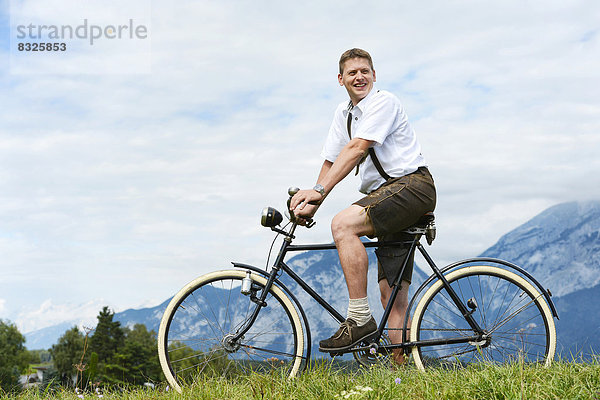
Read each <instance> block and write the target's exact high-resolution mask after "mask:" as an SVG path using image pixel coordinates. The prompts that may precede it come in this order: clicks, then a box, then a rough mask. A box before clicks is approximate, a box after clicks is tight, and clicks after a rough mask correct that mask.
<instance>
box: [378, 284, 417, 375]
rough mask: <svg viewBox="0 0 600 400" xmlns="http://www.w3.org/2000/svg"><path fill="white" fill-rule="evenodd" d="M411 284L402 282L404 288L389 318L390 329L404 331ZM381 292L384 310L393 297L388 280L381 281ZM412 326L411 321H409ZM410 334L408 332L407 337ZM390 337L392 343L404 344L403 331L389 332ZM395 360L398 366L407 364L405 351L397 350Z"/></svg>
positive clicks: (394, 353) (399, 293) (397, 297)
mask: <svg viewBox="0 0 600 400" xmlns="http://www.w3.org/2000/svg"><path fill="white" fill-rule="evenodd" d="M409 286H410V283H409V282H407V281H402V287H401V289H400V291H399V292H398V295H397V296H396V300H395V301H394V304H393V305H392V311H391V313H390V316H389V317H388V328H395V329H402V327H403V326H404V318H405V316H406V309H407V307H408V287H409ZM379 290H380V291H381V304H382V305H383V308H385V307H387V304H388V301H389V298H390V296H391V295H392V288H391V287H390V285H389V284H388V282H387V280H386V279H382V280H380V281H379ZM408 323H409V325H408V326H410V320H409V321H408ZM408 334H409V332H408V331H407V335H408ZM388 336H389V337H390V340H391V341H392V343H401V342H402V331H401V330H388ZM393 359H394V361H395V362H396V364H405V363H406V358H405V356H404V350H402V349H395V350H394V351H393Z"/></svg>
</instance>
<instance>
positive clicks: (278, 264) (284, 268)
mask: <svg viewBox="0 0 600 400" xmlns="http://www.w3.org/2000/svg"><path fill="white" fill-rule="evenodd" d="M296 227H297V223H296V222H294V223H293V224H292V227H291V228H290V230H289V231H288V232H286V231H284V230H281V229H278V228H271V229H272V230H273V231H275V232H278V233H280V234H283V235H284V236H285V237H284V239H283V243H282V245H281V248H280V250H279V253H278V255H277V258H276V259H275V262H274V264H273V267H272V269H271V271H270V272H264V271H262V270H260V271H261V272H264V276H265V277H268V279H267V283H266V285H265V287H264V288H263V290H262V294H261V296H260V298H257V299H255V300H254V302H255V303H256V307H255V309H254V311H253V313H252V315H251V316H250V318H249V319H248V321H247V322H246V324H245V325H244V326H243V327H242V328H241V329H240V331H239V332H238V333H237V334H236V335H235V337H234V341H236V340H238V339H240V338H241V337H242V336H243V335H244V334H245V333H246V332H247V331H248V330H249V329H250V327H251V326H252V324H253V323H254V321H255V320H256V318H257V316H258V313H259V312H260V309H261V308H262V307H264V306H265V305H266V302H265V300H266V297H267V295H268V292H269V289H270V288H271V286H272V285H273V284H274V283H275V281H276V280H277V277H278V276H279V275H280V273H281V272H284V273H286V274H287V275H288V276H289V277H290V278H291V279H292V280H294V281H295V282H296V283H297V284H298V285H299V286H300V287H301V288H302V289H303V290H304V291H305V292H306V293H308V294H309V295H310V296H311V297H312V298H313V299H314V300H315V301H316V302H317V303H319V305H321V307H323V308H324V309H325V310H327V312H329V313H330V314H331V315H332V316H333V317H334V318H335V319H337V320H338V321H339V322H343V321H344V320H345V318H344V317H343V316H342V315H341V314H340V313H339V312H338V311H337V310H336V309H334V308H333V307H332V306H331V305H330V304H329V303H328V302H327V301H326V300H325V299H323V297H321V295H319V293H317V292H316V291H315V290H314V289H312V288H311V287H310V286H309V285H308V284H307V283H306V282H305V281H304V280H303V279H302V278H301V277H300V276H299V275H298V274H296V273H295V272H294V271H293V270H292V268H290V267H289V266H288V265H287V264H286V263H285V262H284V259H285V257H286V255H287V253H288V252H298V251H310V250H313V251H314V250H334V249H336V246H335V244H334V243H328V244H300V245H293V244H291V243H292V240H293V239H294V238H295V237H294V232H295V230H296ZM411 233H412V232H411ZM423 233H424V232H418V233H414V238H413V240H411V241H391V242H370V241H367V242H364V241H363V244H364V246H365V248H371V247H398V246H405V245H409V244H410V251H409V252H407V254H406V256H405V258H404V261H403V265H402V268H401V269H400V271H399V273H398V274H397V278H396V280H395V282H394V283H393V285H392V293H391V295H390V298H389V301H388V304H387V306H386V308H385V310H384V313H383V316H382V318H381V321H380V323H379V327H378V331H377V335H376V336H375V337H374V338H373V339H372V343H378V342H379V339H380V338H381V336H382V335H383V330H384V328H385V326H386V324H387V320H388V317H389V315H390V313H391V309H392V304H393V303H394V301H395V300H396V297H397V295H398V292H399V291H400V287H401V286H400V279H401V276H402V273H403V271H404V269H405V268H406V267H407V264H408V260H409V259H410V256H411V254H412V253H413V252H414V251H415V250H416V249H418V250H419V252H420V253H421V254H422V255H423V257H424V258H425V260H426V262H427V263H428V264H429V266H430V267H431V269H432V271H433V276H435V277H436V278H437V279H439V280H441V281H442V283H443V286H444V288H445V289H446V291H447V292H448V294H449V296H450V298H451V299H452V301H453V302H454V303H455V305H456V307H457V308H458V310H459V311H460V312H461V314H462V315H463V317H464V318H465V320H466V321H467V323H468V324H469V326H470V327H471V329H472V330H473V332H474V334H473V335H472V336H461V337H457V338H452V339H429V340H420V341H415V342H409V341H406V337H405V333H406V329H405V328H406V324H407V322H408V318H409V315H408V313H407V315H406V318H405V322H404V329H403V332H404V335H403V340H402V342H401V343H396V344H389V345H382V346H381V347H383V348H385V349H388V350H391V349H396V348H407V347H413V346H434V345H440V344H456V343H467V342H472V341H478V340H481V338H482V337H483V336H484V335H485V334H486V332H485V331H484V330H483V329H481V327H480V326H479V324H478V323H477V321H475V319H474V318H473V317H472V315H471V314H472V311H469V310H468V309H467V306H466V305H465V304H463V302H462V301H461V300H460V299H459V297H458V295H457V294H456V292H455V291H454V289H452V287H451V286H450V284H449V283H448V281H447V280H446V278H445V277H444V275H443V273H442V271H441V270H440V269H439V268H438V267H437V266H436V264H435V262H434V261H433V259H432V258H431V257H430V256H429V254H428V253H427V251H426V250H425V248H424V247H423V245H422V244H421V243H420V239H421V237H422V235H423ZM234 265H235V266H239V267H242V268H248V267H249V266H247V265H244V264H235V263H234ZM250 269H252V270H255V269H254V268H250ZM286 292H288V293H289V290H286ZM297 305H298V306H299V307H301V306H300V304H299V303H298V302H297ZM302 314H303V316H304V311H303V310H302ZM305 322H306V318H305ZM307 334H308V335H309V336H308V337H309V338H310V332H309V330H308V329H307ZM309 341H310V339H309ZM366 348H368V347H362V348H355V349H353V350H352V351H357V350H364V349H366ZM309 351H310V349H309Z"/></svg>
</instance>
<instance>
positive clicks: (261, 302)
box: [223, 223, 297, 344]
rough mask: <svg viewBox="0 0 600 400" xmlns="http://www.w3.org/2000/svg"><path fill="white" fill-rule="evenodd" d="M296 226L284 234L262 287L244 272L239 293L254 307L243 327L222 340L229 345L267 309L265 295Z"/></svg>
mask: <svg viewBox="0 0 600 400" xmlns="http://www.w3.org/2000/svg"><path fill="white" fill-rule="evenodd" d="M296 226H297V224H296V223H294V225H293V226H292V228H291V229H290V231H289V233H285V238H284V239H283V243H282V244H281V249H280V250H279V254H278V255H277V259H276V260H275V263H274V264H273V268H271V272H270V273H269V278H268V279H267V283H266V284H265V286H264V287H262V286H260V285H258V284H257V283H254V281H252V278H251V272H250V271H247V272H246V277H245V278H244V279H242V287H241V289H240V290H241V293H242V294H244V295H246V296H248V295H249V296H250V300H251V301H252V302H253V303H256V307H255V308H254V310H253V312H252V315H251V316H250V318H248V320H247V321H246V322H245V323H244V325H243V326H242V327H241V328H240V329H239V330H238V331H237V332H236V333H234V334H229V335H227V336H226V337H225V338H224V339H223V340H227V341H228V342H229V343H230V344H231V343H237V342H238V341H239V340H240V339H241V338H242V337H243V336H244V334H245V333H246V332H248V330H249V329H250V327H251V326H252V324H254V322H255V321H256V318H257V317H258V313H259V312H260V309H261V308H263V307H267V302H266V299H267V295H268V294H269V291H270V290H271V287H272V286H273V283H274V282H275V279H277V275H279V270H280V269H281V268H280V267H279V266H280V265H281V263H282V262H283V259H284V258H285V254H286V253H287V247H288V246H289V245H290V243H291V242H292V238H293V237H294V231H295V230H296ZM261 289H262V293H261V294H260V297H259V296H257V294H258V291H259V290H261Z"/></svg>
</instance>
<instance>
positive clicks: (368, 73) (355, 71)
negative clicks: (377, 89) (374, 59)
mask: <svg viewBox="0 0 600 400" xmlns="http://www.w3.org/2000/svg"><path fill="white" fill-rule="evenodd" d="M338 81H339V82H340V85H342V86H344V87H345V88H346V90H347V91H348V95H350V100H352V104H354V105H357V104H358V102H359V101H361V100H362V99H364V98H365V97H366V96H367V95H368V94H369V92H370V91H371V89H373V82H375V70H374V69H373V68H371V65H370V64H369V60H367V59H366V58H351V59H349V60H346V62H345V63H344V69H343V72H342V73H341V74H338Z"/></svg>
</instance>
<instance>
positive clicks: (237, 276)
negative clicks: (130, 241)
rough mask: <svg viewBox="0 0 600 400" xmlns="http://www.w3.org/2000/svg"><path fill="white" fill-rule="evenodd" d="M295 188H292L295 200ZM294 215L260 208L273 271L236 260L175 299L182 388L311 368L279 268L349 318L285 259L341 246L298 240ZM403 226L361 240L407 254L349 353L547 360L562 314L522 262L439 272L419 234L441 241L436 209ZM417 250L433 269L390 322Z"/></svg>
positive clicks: (294, 303)
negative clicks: (383, 303) (373, 328)
mask: <svg viewBox="0 0 600 400" xmlns="http://www.w3.org/2000/svg"><path fill="white" fill-rule="evenodd" d="M297 190H298V189H295V188H294V189H292V188H290V190H289V191H288V194H289V196H290V199H291V197H292V196H293V195H294V194H295V193H296V192H297ZM289 201H290V200H289V199H288V209H289ZM288 219H289V222H288V223H287V224H286V225H285V226H284V227H281V226H280V224H281V223H282V222H283V216H282V215H281V213H279V212H278V211H277V210H275V209H273V208H271V207H267V208H265V209H264V210H263V213H262V218H261V223H262V225H263V226H265V227H269V228H271V230H272V231H274V232H276V233H277V235H278V236H279V235H281V236H282V237H283V240H282V244H281V248H280V250H279V253H278V255H277V257H276V259H275V262H274V264H273V266H272V267H271V269H270V270H268V271H266V270H264V269H261V268H257V267H253V266H251V265H246V264H239V263H233V265H234V267H236V269H230V270H223V271H216V272H212V273H209V274H206V275H203V276H200V277H199V278H197V279H195V280H193V281H192V282H190V283H189V284H187V285H186V286H185V287H184V288H183V289H181V290H180V291H179V292H178V293H177V294H176V295H175V296H174V297H173V299H172V300H171V302H170V303H169V305H168V306H167V308H166V310H165V312H164V315H163V317H162V320H161V323H160V329H159V333H158V353H159V358H160V363H161V366H162V369H163V372H164V374H165V376H166V378H167V380H168V382H169V384H170V385H171V386H172V387H173V388H175V389H176V390H178V391H179V390H181V385H182V384H183V383H185V382H191V381H193V380H195V379H197V378H198V376H199V375H200V374H206V375H216V376H231V377H233V376H239V375H240V374H244V373H248V372H249V371H267V370H273V369H277V370H281V371H283V373H285V374H287V375H288V376H290V377H293V376H295V375H296V374H298V373H299V372H300V371H302V370H303V369H304V368H305V366H306V363H307V360H309V359H310V357H311V341H312V338H311V333H310V326H309V323H308V319H307V316H306V314H305V312H304V309H303V307H302V304H301V302H300V301H299V298H298V297H297V296H296V294H295V293H293V292H292V291H291V290H290V289H289V288H288V287H287V286H286V285H284V284H283V283H282V281H281V279H280V278H281V276H282V274H287V275H288V276H289V277H290V278H291V279H292V280H293V281H294V282H296V283H297V285H298V287H299V288H301V289H302V290H304V291H305V292H306V293H307V294H308V295H309V296H310V297H312V298H313V299H314V300H315V301H316V302H317V303H318V304H320V305H321V306H322V307H323V309H324V310H325V311H327V312H328V313H329V314H331V315H332V316H333V318H335V319H336V320H337V321H339V322H340V323H341V322H343V321H344V319H345V318H344V317H343V316H342V314H341V313H340V312H338V311H337V310H336V309H334V308H333V307H332V306H331V305H330V304H329V303H328V302H327V301H326V300H325V299H323V297H321V296H320V295H319V294H318V293H317V292H316V291H315V290H313V289H312V288H311V287H310V286H309V285H308V284H307V283H306V282H305V281H304V280H303V279H302V278H301V277H300V276H298V274H296V272H294V270H292V268H290V267H289V266H288V265H287V264H286V263H285V261H284V260H285V257H286V255H287V254H288V253H289V252H298V251H307V250H310V251H318V250H330V249H335V245H334V244H332V243H331V244H300V245H297V244H292V242H293V240H294V239H295V234H296V228H297V227H298V226H301V225H299V224H298V222H297V221H296V219H295V218H294V215H293V213H292V212H289V216H288ZM312 224H313V223H312V222H311V224H309V225H308V226H309V227H310V226H311V225H312ZM405 232H406V233H407V234H409V235H410V236H409V237H411V238H412V239H411V240H407V241H396V242H368V241H367V242H364V245H365V247H396V246H405V247H407V248H409V251H408V252H407V255H406V257H405V258H404V260H403V261H402V263H403V264H402V268H401V269H400V271H398V274H397V277H396V279H395V280H394V281H393V284H392V289H393V290H392V294H391V296H390V300H389V303H388V305H387V307H386V309H385V311H384V313H383V317H382V318H381V321H380V322H379V326H378V331H377V334H376V335H374V337H372V338H369V340H368V341H365V342H362V343H360V344H359V345H357V346H355V347H353V348H352V349H350V350H348V351H346V353H353V354H354V357H355V358H356V360H357V361H358V362H360V363H361V364H365V365H371V364H373V363H385V362H388V361H389V360H390V359H391V354H392V351H393V350H394V349H403V350H404V351H405V353H407V354H411V355H412V362H414V364H415V366H416V367H417V368H419V369H422V370H423V369H425V368H426V367H428V366H442V367H443V366H452V367H462V366H466V365H468V364H470V363H473V362H482V361H483V362H493V363H505V362H515V361H522V362H527V363H540V364H543V365H546V366H547V365H550V363H551V362H552V359H553V358H554V352H555V349H556V330H555V326H554V317H556V318H558V315H557V313H556V309H555V307H554V304H553V302H552V300H551V298H550V296H551V294H550V292H549V291H548V290H546V289H544V288H543V287H542V286H541V285H540V284H539V282H537V281H536V280H535V279H534V278H533V277H532V276H531V275H530V274H529V273H527V272H526V271H525V270H523V269H522V268H520V267H518V266H516V265H514V264H511V263H509V262H507V261H503V260H500V259H494V258H472V259H467V260H463V261H458V262H455V263H453V264H450V265H448V266H446V267H444V268H441V269H440V268H438V267H437V266H436V264H435V263H434V261H433V260H432V259H431V257H430V256H429V254H428V253H427V252H426V250H425V248H424V246H423V245H422V244H421V239H422V238H423V237H425V238H426V240H427V242H428V244H431V242H432V241H433V239H434V238H435V224H434V216H433V214H427V215H424V216H423V217H422V218H421V219H420V221H419V222H418V223H417V224H415V225H414V226H412V227H411V228H409V229H407V230H406V231H405ZM416 250H418V251H419V252H420V253H421V254H422V255H423V257H424V259H425V260H426V262H427V263H428V264H429V266H430V267H431V270H432V271H433V274H432V275H431V276H430V277H429V278H428V279H427V280H426V281H425V282H424V283H423V284H422V285H421V286H420V287H419V288H418V289H417V290H416V292H415V293H414V295H413V296H412V298H411V300H410V303H409V306H408V310H407V313H406V319H405V321H404V326H403V327H400V328H399V327H388V326H387V319H388V316H389V314H390V310H391V304H393V302H394V300H395V298H396V296H397V294H398V291H399V289H400V280H401V278H400V277H401V276H402V272H403V271H404V268H406V267H407V264H408V260H409V259H410V258H411V256H412V255H413V254H414V252H415V251H416ZM304 297H305V296H304ZM392 329H396V330H398V329H401V330H402V341H401V342H400V343H392V342H391V341H390V339H389V332H390V330H392ZM332 355H336V354H332Z"/></svg>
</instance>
